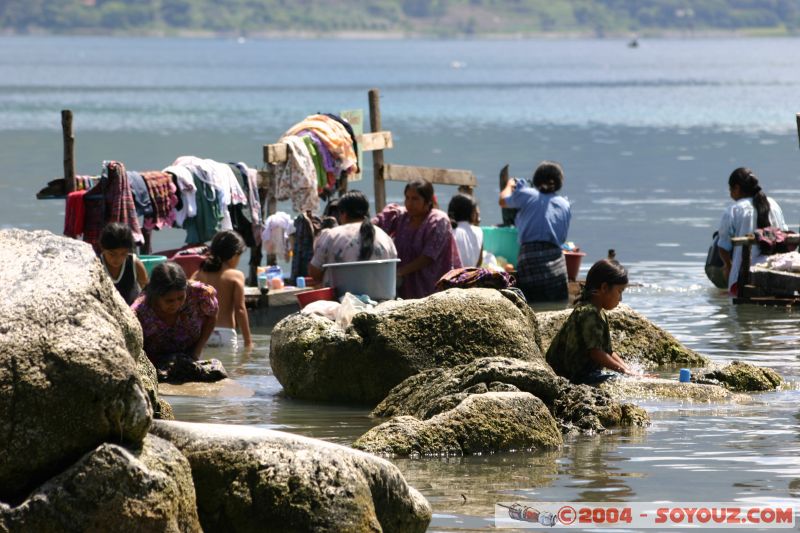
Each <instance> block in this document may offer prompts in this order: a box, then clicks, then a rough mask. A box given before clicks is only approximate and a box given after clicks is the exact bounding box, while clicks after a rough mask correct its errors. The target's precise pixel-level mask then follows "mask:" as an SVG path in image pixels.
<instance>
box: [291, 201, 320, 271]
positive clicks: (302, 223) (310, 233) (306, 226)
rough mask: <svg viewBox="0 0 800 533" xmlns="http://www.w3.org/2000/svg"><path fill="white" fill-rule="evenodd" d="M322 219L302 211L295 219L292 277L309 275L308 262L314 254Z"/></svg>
mask: <svg viewBox="0 0 800 533" xmlns="http://www.w3.org/2000/svg"><path fill="white" fill-rule="evenodd" d="M321 225H322V221H321V220H320V218H319V217H318V216H316V215H308V214H306V213H301V214H299V215H297V218H295V219H294V245H293V247H292V252H293V255H292V279H294V278H297V277H298V276H308V264H309V263H310V262H311V258H312V257H313V256H314V237H315V236H316V234H317V233H318V232H319V231H320V227H321Z"/></svg>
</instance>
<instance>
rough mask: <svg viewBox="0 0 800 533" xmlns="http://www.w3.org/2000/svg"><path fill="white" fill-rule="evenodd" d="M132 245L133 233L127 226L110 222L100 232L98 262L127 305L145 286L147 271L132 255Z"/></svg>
mask: <svg viewBox="0 0 800 533" xmlns="http://www.w3.org/2000/svg"><path fill="white" fill-rule="evenodd" d="M133 244H134V242H133V232H132V231H131V228H130V227H128V225H127V224H121V223H119V222H112V223H110V224H106V226H105V227H104V228H103V231H101V232H100V262H101V263H103V266H104V267H106V272H108V275H109V277H110V278H111V282H112V283H114V287H116V288H117V291H118V292H119V293H120V295H121V296H122V299H123V300H125V303H127V304H128V305H131V304H132V303H133V302H134V300H136V297H137V296H139V292H141V290H142V289H143V288H144V286H145V285H147V270H146V269H145V268H144V264H143V263H142V262H141V261H140V260H139V258H138V257H136V254H134V253H133Z"/></svg>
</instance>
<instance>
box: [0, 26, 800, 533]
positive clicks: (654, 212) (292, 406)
mask: <svg viewBox="0 0 800 533" xmlns="http://www.w3.org/2000/svg"><path fill="white" fill-rule="evenodd" d="M798 44H800V41H798V40H796V39H755V40H725V39H718V40H663V41H644V42H642V46H641V47H640V48H639V49H636V50H630V49H627V48H626V47H625V43H623V42H620V41H568V42H564V41H489V42H484V41H414V42H402V41H379V42H357V41H310V42H306V41H247V42H245V43H243V44H238V43H236V42H235V41H230V40H222V39H220V40H171V39H110V38H7V37H4V38H0V227H23V228H29V229H47V230H50V231H54V232H58V233H60V231H61V229H62V227H63V216H64V211H63V202H61V201H36V200H35V198H34V195H35V192H36V191H37V190H38V189H39V188H41V187H42V186H43V185H44V184H45V183H46V181H48V180H49V179H52V178H54V177H56V176H58V175H60V173H61V156H62V154H61V132H60V115H59V111H60V110H61V109H62V108H71V109H72V110H73V111H74V112H75V131H76V137H77V141H76V156H77V167H78V172H79V173H83V174H94V173H97V172H98V171H99V169H100V165H101V163H102V161H103V160H104V159H119V160H121V161H123V162H124V163H125V164H126V166H127V167H128V168H130V169H135V170H149V169H158V168H163V167H164V166H166V165H168V164H169V163H171V162H172V161H173V160H174V159H175V158H176V157H177V156H179V155H184V154H194V155H199V156H203V157H211V158H214V159H218V160H222V161H245V162H247V163H249V164H250V165H251V166H256V167H258V166H261V162H260V154H261V146H262V145H263V144H265V143H271V142H274V141H275V140H276V139H277V138H278V137H279V136H280V135H281V133H282V132H283V131H285V130H286V129H287V128H288V127H289V126H291V125H292V124H293V123H295V122H297V121H299V120H300V119H302V118H303V117H304V116H306V115H308V114H311V113H314V112H317V111H336V110H340V109H350V108H359V107H360V108H366V106H367V97H366V92H367V90H368V89H369V88H371V87H379V88H380V89H381V94H382V107H383V126H384V129H389V130H391V131H392V132H393V134H394V139H395V149H394V150H392V151H389V152H387V154H386V160H387V161H389V162H395V163H405V164H417V165H426V166H437V167H447V168H466V169H470V170H472V171H473V172H475V174H476V176H477V177H478V180H479V187H478V190H477V194H478V198H479V200H480V204H481V212H482V216H483V223H484V224H492V223H495V222H497V221H498V220H499V210H498V208H497V205H496V192H497V191H496V181H497V179H496V176H497V172H498V170H499V169H500V167H501V166H502V165H503V164H505V163H509V164H510V165H511V170H512V174H516V175H520V176H528V175H530V173H531V171H532V169H533V168H534V167H535V165H536V164H537V163H538V162H539V161H540V160H542V159H545V158H547V159H555V160H558V161H561V162H562V163H563V165H564V168H565V171H566V183H565V187H564V190H563V192H564V194H566V195H567V196H568V197H569V199H570V201H571V202H572V204H573V224H572V228H571V230H570V240H573V241H574V242H575V243H576V244H578V245H579V246H580V247H581V248H582V249H583V250H584V251H586V252H587V253H588V256H587V258H586V261H587V262H591V260H594V259H597V258H600V257H603V256H605V254H606V250H607V249H608V248H615V249H616V250H617V254H618V257H619V259H620V260H621V261H622V262H623V263H624V264H626V265H627V266H628V267H629V268H630V272H631V278H632V280H634V281H636V282H638V283H640V286H638V287H632V288H631V289H629V291H627V292H626V294H625V302H626V303H628V304H629V305H631V306H632V307H633V308H634V309H636V310H637V311H639V312H641V313H643V314H645V315H646V316H648V317H649V318H650V319H651V320H653V321H655V322H656V323H657V324H659V325H660V326H662V327H663V328H665V329H667V330H668V331H670V332H671V333H673V334H674V335H675V336H676V337H678V339H680V340H681V341H682V342H684V343H685V344H686V345H687V346H689V347H691V348H693V349H695V350H697V351H699V352H701V353H704V354H707V355H709V356H710V357H712V358H713V359H714V360H718V361H730V360H733V359H737V358H741V359H745V360H748V361H752V362H756V363H758V364H761V365H765V366H769V367H772V368H774V369H775V370H777V371H778V372H780V373H781V374H782V375H783V376H784V377H786V378H787V380H788V382H789V384H788V386H787V387H786V388H785V389H784V390H782V391H779V392H775V393H769V394H762V395H756V396H754V397H753V401H752V402H751V403H748V404H746V405H727V404H713V405H707V404H691V403H682V402H654V401H651V400H646V401H643V403H642V405H644V406H645V407H646V408H647V409H648V411H649V412H650V414H651V417H652V419H653V424H652V426H651V427H649V428H647V429H646V430H632V431H614V432H612V433H610V434H607V435H603V436H593V437H580V438H574V439H571V440H569V441H568V442H567V443H565V445H564V447H563V448H562V449H560V450H558V451H555V452H549V453H512V454H495V455H488V456H477V457H467V458H446V459H443V458H429V459H419V460H396V461H395V463H396V464H397V465H398V466H399V467H400V469H401V470H402V471H403V472H404V474H405V476H406V477H407V479H408V480H409V481H410V482H411V483H412V485H414V486H415V487H417V488H418V489H419V490H421V491H422V493H423V494H424V495H425V496H426V497H427V498H428V499H429V500H430V502H431V503H432V505H433V507H434V510H435V516H434V520H433V522H432V526H431V528H432V529H434V530H448V529H461V528H463V529H482V528H490V527H491V522H490V521H489V517H491V516H492V515H493V505H494V503H495V502H497V501H506V500H514V499H519V500H553V501H555V500H561V501H570V500H578V501H652V500H671V501H708V500H715V501H731V500H735V501H743V502H759V503H761V502H769V503H782V502H790V503H793V504H795V505H796V504H798V503H800V502H798V500H797V498H798V492H800V481H798V479H800V459H798V443H800V440H799V439H798V437H799V436H800V435H798V429H797V427H798V424H797V423H798V420H797V416H798V411H799V409H798V407H797V404H798V391H797V385H796V384H797V382H798V381H799V380H800V364H799V363H798V355H800V350H799V349H798V339H799V338H800V329H798V315H797V313H796V312H795V311H793V310H791V309H777V308H758V307H748V306H741V307H735V306H733V305H732V304H731V303H730V301H729V300H728V299H727V298H725V297H724V296H722V295H720V294H719V293H718V292H717V291H716V290H714V289H712V288H710V284H709V283H708V282H707V280H706V279H705V276H704V275H703V272H702V261H703V259H704V256H705V250H706V248H707V246H708V241H709V238H710V234H711V233H712V231H713V229H714V226H715V225H716V224H717V222H718V220H719V217H720V215H721V212H722V209H723V208H724V206H725V204H726V201H727V186H726V180H727V176H728V174H729V173H730V171H731V170H732V169H733V168H735V167H737V166H740V165H747V166H751V167H752V168H753V169H755V171H756V173H757V174H758V175H759V176H760V177H761V179H762V184H763V186H764V188H765V190H766V191H767V193H768V194H770V195H772V196H774V197H775V198H776V199H777V200H778V202H779V203H780V204H781V206H782V207H783V210H784V213H785V215H786V217H787V221H788V222H789V223H790V224H791V225H792V226H796V225H797V223H798V222H800V193H799V192H798V188H797V183H798V178H799V177H800V165H798V163H799V162H800V158H799V157H798V156H800V152H798V149H797V134H796V131H795V119H794V113H795V112H797V111H800V109H798V108H797V94H798V93H800V55H798V54H797V53H796V50H797V49H798ZM454 65H455V66H458V67H459V68H454ZM369 163H370V160H369V159H367V167H369ZM357 186H358V187H360V188H362V189H363V190H364V191H365V192H367V193H368V194H369V195H371V194H372V187H371V175H370V173H369V172H368V173H367V176H366V180H365V181H364V182H362V183H360V184H358V185H357ZM401 192H402V191H401V189H400V186H399V185H398V184H389V187H388V196H389V198H390V200H391V199H394V200H399V199H400V198H401ZM453 192H454V191H453V190H452V189H451V188H447V187H439V188H437V193H438V195H439V199H440V201H442V202H443V203H446V202H447V201H448V200H449V197H450V195H451V194H452V193H453ZM284 207H285V208H287V207H288V206H284ZM183 236H184V235H183V232H182V231H179V230H172V231H166V232H162V233H160V234H158V235H156V237H155V242H156V247H157V248H159V247H163V248H170V247H172V246H174V245H176V244H179V243H180V242H181V241H182V239H183ZM586 266H587V265H584V267H586ZM255 331H256V341H257V347H256V349H255V350H254V351H253V352H252V353H250V354H247V355H245V354H242V353H237V354H230V353H222V352H211V351H210V352H209V355H216V356H218V357H219V358H220V359H222V360H223V362H224V364H225V366H226V368H227V369H228V370H229V372H230V373H231V375H232V377H233V378H234V379H235V380H236V381H237V382H239V384H241V385H242V386H244V387H246V388H247V389H248V391H249V392H248V393H247V394H246V395H241V396H239V397H232V398H230V397H229V398H225V399H196V398H185V397H170V398H169V400H170V402H171V403H172V404H173V407H174V408H175V412H176V414H177V416H178V418H179V419H183V420H193V421H211V422H224V423H233V424H249V425H257V426H260V427H266V428H273V429H281V430H285V431H291V432H296V433H301V434H304V435H309V436H313V437H318V438H322V439H326V440H330V441H333V442H338V443H341V444H349V443H351V442H352V441H353V440H354V439H355V438H357V437H358V436H359V435H361V434H362V433H363V432H364V431H366V430H367V429H369V428H370V427H372V426H373V425H374V424H376V423H377V422H378V421H376V420H373V419H371V418H370V417H369V416H368V410H366V409H360V408H350V407H340V406H325V405H316V404H312V403H306V402H297V401H292V400H288V399H285V398H282V397H281V396H280V394H279V392H280V390H281V387H280V385H279V384H278V383H277V381H276V380H275V379H274V377H273V376H272V375H271V371H270V368H269V360H268V346H269V334H270V328H269V327H268V326H266V325H265V326H256V328H255ZM666 375H671V376H672V375H676V372H672V373H667V374H666ZM462 495H463V496H462ZM465 498H466V501H465Z"/></svg>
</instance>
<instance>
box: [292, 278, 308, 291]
mask: <svg viewBox="0 0 800 533" xmlns="http://www.w3.org/2000/svg"><path fill="white" fill-rule="evenodd" d="M294 285H295V287H297V288H298V289H305V288H306V278H305V277H303V276H297V279H296V280H294Z"/></svg>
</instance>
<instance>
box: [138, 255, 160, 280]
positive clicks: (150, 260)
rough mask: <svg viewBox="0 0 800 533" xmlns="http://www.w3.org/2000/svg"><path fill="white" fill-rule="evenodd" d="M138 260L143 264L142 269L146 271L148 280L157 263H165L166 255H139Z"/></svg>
mask: <svg viewBox="0 0 800 533" xmlns="http://www.w3.org/2000/svg"><path fill="white" fill-rule="evenodd" d="M139 260H141V262H142V263H144V269H145V270H147V277H148V278H149V277H150V275H151V274H152V273H153V269H154V268H155V267H156V265H157V264H159V263H165V262H166V261H167V256H166V255H140V256H139Z"/></svg>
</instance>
